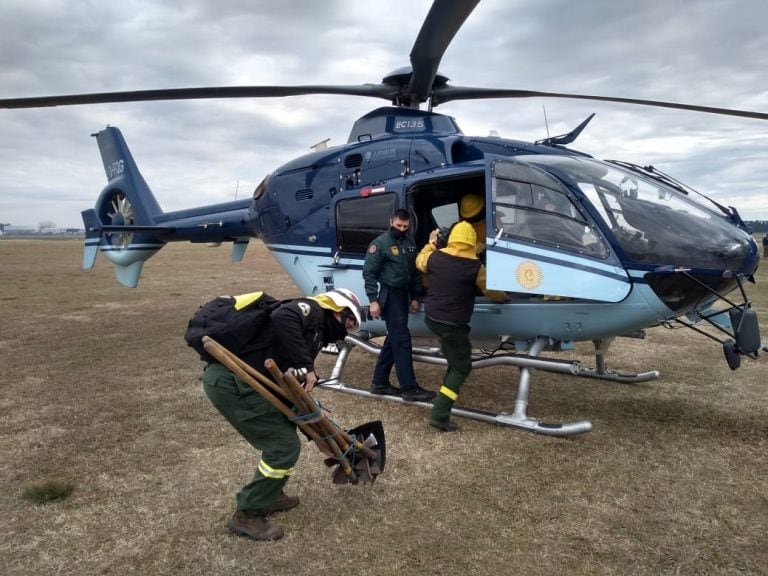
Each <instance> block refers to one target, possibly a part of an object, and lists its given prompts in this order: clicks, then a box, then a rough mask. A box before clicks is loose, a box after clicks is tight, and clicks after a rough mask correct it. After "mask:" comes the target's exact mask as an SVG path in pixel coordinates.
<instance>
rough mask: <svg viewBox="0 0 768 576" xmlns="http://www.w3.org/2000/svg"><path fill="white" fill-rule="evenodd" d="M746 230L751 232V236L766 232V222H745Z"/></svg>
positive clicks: (767, 230) (767, 221) (767, 226)
mask: <svg viewBox="0 0 768 576" xmlns="http://www.w3.org/2000/svg"><path fill="white" fill-rule="evenodd" d="M744 223H745V224H746V225H747V228H749V229H750V230H752V233H753V234H757V233H758V232H768V220H745V221H744Z"/></svg>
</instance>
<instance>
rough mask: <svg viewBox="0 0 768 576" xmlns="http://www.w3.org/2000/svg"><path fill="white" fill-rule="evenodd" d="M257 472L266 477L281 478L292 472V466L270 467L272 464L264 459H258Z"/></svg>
mask: <svg viewBox="0 0 768 576" xmlns="http://www.w3.org/2000/svg"><path fill="white" fill-rule="evenodd" d="M259 472H261V475H262V476H264V477H266V478H272V479H273V480H280V479H281V478H287V477H288V476H290V475H291V474H293V468H272V466H270V465H269V464H267V463H266V462H264V460H259Z"/></svg>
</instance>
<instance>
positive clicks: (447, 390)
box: [424, 316, 472, 422]
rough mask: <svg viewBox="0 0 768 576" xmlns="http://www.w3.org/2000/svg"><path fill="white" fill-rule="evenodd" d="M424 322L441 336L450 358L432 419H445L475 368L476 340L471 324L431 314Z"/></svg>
mask: <svg viewBox="0 0 768 576" xmlns="http://www.w3.org/2000/svg"><path fill="white" fill-rule="evenodd" d="M424 322H425V323H426V325H427V328H429V329H430V330H431V331H432V332H433V333H434V334H435V335H436V336H437V337H438V338H440V347H441V349H442V351H443V356H445V359H446V360H447V361H448V370H447V371H446V372H445V376H444V377H443V385H442V387H441V388H440V392H439V393H438V395H437V398H435V400H434V402H432V418H433V419H435V420H439V421H441V422H445V421H446V420H448V418H449V417H450V415H451V407H452V406H453V403H454V402H455V401H456V400H457V399H458V397H459V390H461V385H462V384H464V381H465V380H466V379H467V377H468V376H469V373H470V372H471V371H472V342H471V341H470V340H469V325H467V324H461V325H459V326H455V325H452V324H442V323H441V322H435V321H434V320H432V319H431V318H430V317H429V316H426V317H425V318H424Z"/></svg>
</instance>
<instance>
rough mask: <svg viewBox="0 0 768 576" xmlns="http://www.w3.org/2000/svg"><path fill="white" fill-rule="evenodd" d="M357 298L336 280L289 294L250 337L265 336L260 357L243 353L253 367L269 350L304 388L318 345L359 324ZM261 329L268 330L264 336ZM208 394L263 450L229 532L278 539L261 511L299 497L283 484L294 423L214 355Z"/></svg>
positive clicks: (311, 379) (313, 377)
mask: <svg viewBox="0 0 768 576" xmlns="http://www.w3.org/2000/svg"><path fill="white" fill-rule="evenodd" d="M360 323H361V314H360V300H359V299H358V298H357V296H356V295H355V294H354V293H353V292H351V291H350V290H346V289H343V288H339V289H336V290H330V291H328V292H325V293H322V294H318V295H316V296H308V297H306V298H297V299H295V300H287V301H285V302H283V303H281V304H280V306H279V307H277V308H276V309H275V310H274V311H273V312H272V313H271V316H270V319H269V322H268V323H267V324H266V325H265V326H263V327H262V328H261V329H260V330H259V332H260V334H254V335H253V338H254V339H255V338H259V339H261V340H262V341H263V340H266V341H268V342H270V345H269V347H267V348H264V349H263V351H261V353H260V362H259V359H256V358H255V357H254V356H251V357H250V358H249V363H251V365H252V366H253V367H254V368H256V369H257V370H260V371H261V370H264V366H263V364H264V360H266V359H267V358H272V359H273V360H274V361H275V362H276V363H277V365H278V367H279V368H280V370H282V371H286V370H288V369H291V368H292V369H294V370H295V371H296V373H297V374H300V375H301V378H303V386H304V389H305V390H306V391H307V392H309V391H310V390H312V388H313V387H314V386H315V384H316V383H317V373H316V372H315V364H314V361H315V357H316V356H317V354H318V352H319V351H320V349H321V348H322V347H323V346H326V345H328V344H330V343H332V342H337V341H340V340H343V339H344V337H345V336H346V335H347V333H348V332H355V331H357V330H358V329H359V328H360ZM263 330H270V332H271V334H269V335H268V338H266V339H265V338H264V334H263V332H262V331H263ZM202 381H203V389H204V391H205V394H206V396H207V397H208V399H209V400H210V401H211V403H212V404H213V405H214V406H215V407H216V409H217V410H218V411H219V412H220V413H221V414H222V415H223V416H224V418H226V419H227V421H228V422H229V423H230V424H231V425H232V426H233V427H234V428H235V430H237V431H238V432H239V433H240V435H241V436H242V437H243V438H245V439H246V440H247V441H248V443H249V444H251V445H252V446H253V447H254V448H256V449H257V450H260V451H261V460H260V461H259V464H258V467H257V470H256V473H255V475H254V477H253V479H252V480H251V481H250V482H249V483H248V484H246V485H245V486H243V488H242V489H241V490H240V491H239V492H238V494H237V497H236V511H235V513H234V514H233V515H232V517H231V518H230V519H229V522H228V525H227V527H228V528H229V530H230V532H233V533H235V534H239V535H243V536H247V537H249V538H252V539H254V540H278V539H279V538H282V536H283V534H284V531H283V528H282V527H280V526H278V525H277V524H273V523H272V522H270V521H269V519H268V518H267V516H268V515H270V514H274V513H275V512H282V511H286V510H290V509H291V508H294V507H296V506H297V505H298V504H299V499H298V498H297V497H294V496H288V495H286V494H285V493H284V492H283V487H284V486H285V484H286V483H287V482H288V479H289V478H290V476H291V474H292V473H293V468H294V465H295V464H296V462H297V461H298V459H299V452H300V450H301V444H300V442H299V438H298V436H297V434H296V424H295V423H294V422H292V421H291V420H289V419H288V418H287V417H286V416H285V415H283V413H282V412H280V411H279V410H278V409H277V408H275V407H274V406H273V405H272V404H270V403H269V402H268V401H267V400H265V399H264V398H263V397H262V396H261V395H260V394H259V393H258V392H256V391H255V390H253V389H252V388H251V387H250V386H249V385H248V384H247V383H246V382H244V381H242V380H240V379H239V378H238V377H237V376H235V375H234V374H233V373H232V372H230V371H229V370H228V369H227V368H226V367H225V366H223V365H222V364H220V363H218V362H211V363H209V364H208V365H207V367H206V369H205V372H204V373H203V377H202Z"/></svg>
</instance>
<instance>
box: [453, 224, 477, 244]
mask: <svg viewBox="0 0 768 576" xmlns="http://www.w3.org/2000/svg"><path fill="white" fill-rule="evenodd" d="M455 243H459V244H468V245H470V246H474V245H475V244H476V243H477V234H475V229H474V228H473V227H472V224H470V223H469V222H457V223H456V224H454V226H453V229H452V230H451V234H450V236H448V244H449V245H450V244H455Z"/></svg>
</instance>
